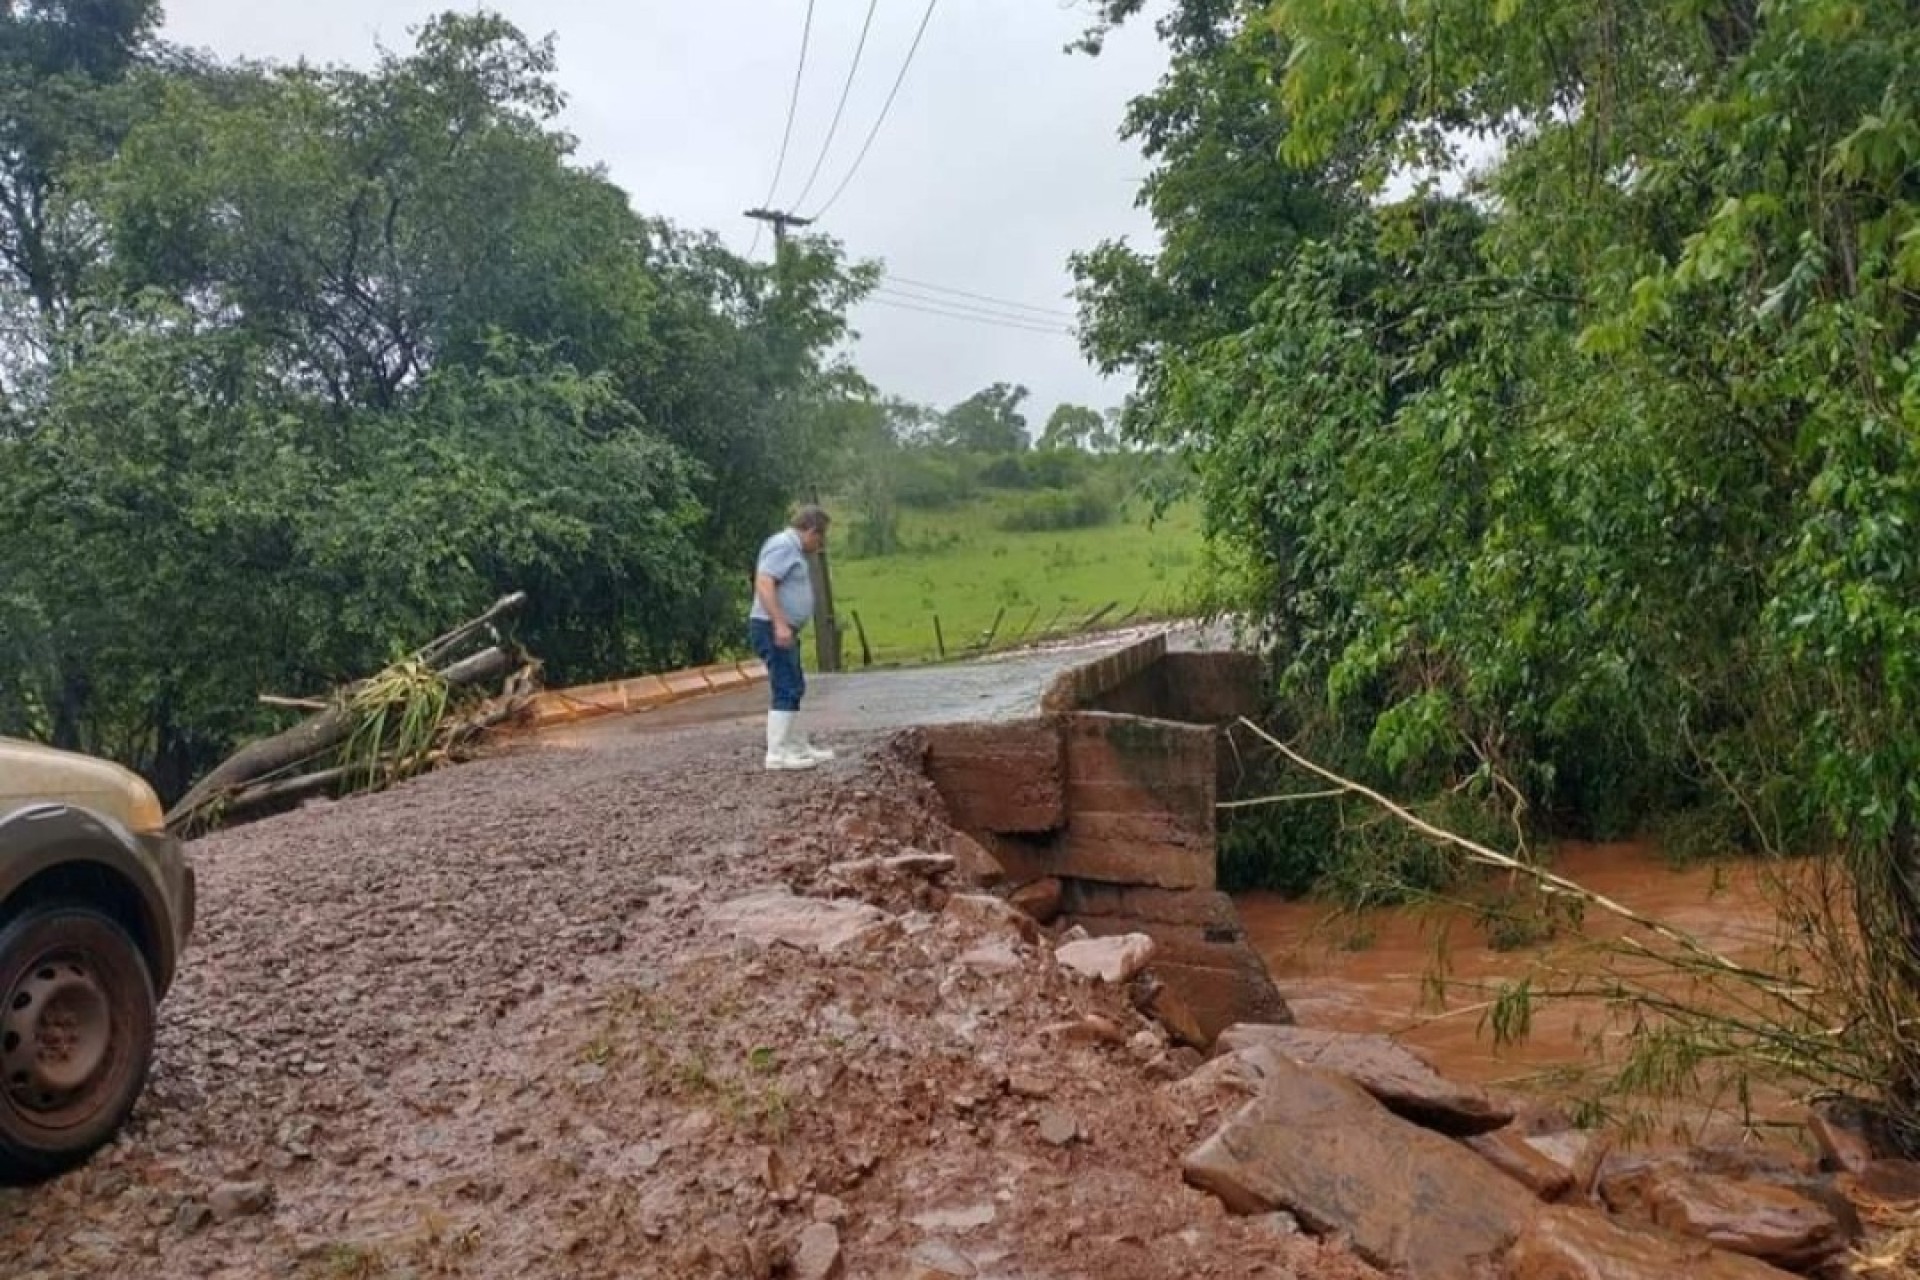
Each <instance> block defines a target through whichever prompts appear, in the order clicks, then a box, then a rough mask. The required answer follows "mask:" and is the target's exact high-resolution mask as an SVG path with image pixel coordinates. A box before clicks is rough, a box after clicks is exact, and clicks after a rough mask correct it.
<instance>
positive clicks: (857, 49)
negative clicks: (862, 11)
mask: <svg viewBox="0 0 1920 1280" xmlns="http://www.w3.org/2000/svg"><path fill="white" fill-rule="evenodd" d="M879 7H880V0H867V20H866V21H865V22H863V23H861V24H860V43H859V44H857V45H855V46H854V47H853V65H852V66H851V67H849V68H847V82H846V83H845V84H843V85H841V86H840V101H839V103H838V104H837V105H836V106H835V107H834V109H833V123H832V124H829V125H828V126H827V140H826V141H825V142H823V143H821V144H820V155H819V157H818V158H817V159H815V160H814V162H813V172H812V173H809V174H808V175H807V185H806V186H804V187H802V188H800V194H799V195H797V196H795V197H794V198H793V207H794V208H796V209H797V208H799V207H800V206H801V205H803V204H805V203H806V202H807V196H808V194H809V193H811V192H812V190H813V184H814V183H815V182H816V181H818V180H819V177H820V170H821V169H822V168H824V167H825V165H826V163H827V152H828V151H830V150H832V149H833V140H834V138H835V137H836V136H837V135H838V134H839V132H840V117H841V116H843V115H845V114H846V110H847V99H848V98H849V97H851V96H852V94H853V80H854V77H855V76H857V75H859V74H860V59H861V57H862V56H864V55H865V54H866V52H867V33H868V32H869V31H872V30H873V14H874V11H875V10H876V9H878V8H879Z"/></svg>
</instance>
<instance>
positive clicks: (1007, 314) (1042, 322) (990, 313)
mask: <svg viewBox="0 0 1920 1280" xmlns="http://www.w3.org/2000/svg"><path fill="white" fill-rule="evenodd" d="M874 293H875V294H876V295H878V296H880V297H883V298H892V299H894V300H895V301H898V302H917V303H919V304H920V305H922V306H927V307H940V308H943V309H945V310H948V311H953V312H960V313H965V314H967V315H975V316H982V317H985V318H986V319H989V320H1008V321H1011V322H1013V323H1015V324H1030V325H1037V326H1039V327H1041V328H1046V329H1061V328H1065V327H1066V326H1065V325H1063V324H1062V323H1061V322H1060V321H1058V320H1056V319H1052V318H1050V317H1046V316H1028V315H1021V314H1019V313H1018V312H1014V311H1005V310H1002V309H1000V308H998V307H982V306H976V305H974V304H973V303H971V302H956V301H954V300H953V299H951V298H929V297H927V296H926V295H925V294H920V293H910V292H907V291H905V290H902V289H890V288H888V287H887V286H886V285H881V286H880V287H879V288H877V289H875V290H874Z"/></svg>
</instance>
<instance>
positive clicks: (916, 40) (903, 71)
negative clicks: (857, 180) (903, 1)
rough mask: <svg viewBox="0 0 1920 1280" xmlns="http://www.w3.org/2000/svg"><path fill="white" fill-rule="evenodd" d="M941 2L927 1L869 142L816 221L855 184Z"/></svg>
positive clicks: (822, 208)
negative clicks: (936, 7) (928, 24)
mask: <svg viewBox="0 0 1920 1280" xmlns="http://www.w3.org/2000/svg"><path fill="white" fill-rule="evenodd" d="M939 2H940V0H927V11H926V12H925V13H923V14H921V15H920V29H919V30H917V31H915V32H914V33H913V44H912V45H911V46H909V47H908V49H907V59H906V61H905V62H902V63H901V64H900V74H899V75H897V76H895V77H894V78H893V88H892V89H889V90H888V91H887V100H886V101H885V102H884V103H882V104H881V105H880V116H879V118H878V119H876V120H875V121H874V122H873V128H872V130H870V131H869V132H868V134H867V140H866V141H865V142H864V143H862V144H861V146H860V154H859V155H857V156H855V157H854V158H853V167H852V168H851V169H849V170H847V176H846V177H844V178H842V179H841V180H840V185H839V186H837V187H835V188H834V189H833V194H832V195H830V196H828V197H827V202H826V203H825V204H823V205H821V206H820V210H819V212H818V213H815V214H814V215H813V216H814V218H815V220H816V221H817V220H818V219H819V218H820V217H821V216H822V215H824V214H825V213H826V211H827V210H829V209H831V208H833V206H834V204H835V202H837V201H838V200H839V199H840V196H841V193H842V192H844V191H846V189H847V187H848V185H849V184H851V183H852V182H853V175H854V174H856V173H859V172H860V165H861V164H862V163H863V162H864V161H865V160H866V158H867V152H868V151H870V150H872V149H873V140H874V139H875V138H877V137H879V136H880V126H881V125H883V124H885V123H886V122H887V113H888V112H889V111H891V110H893V100H894V98H895V97H896V96H898V94H899V92H900V86H901V85H902V84H904V83H905V82H906V79H907V69H908V68H909V67H911V66H913V55H914V54H916V53H918V52H919V51H920V39H921V37H923V36H925V35H926V34H927V23H929V22H931V21H932V20H933V7H934V6H935V5H936V4H938V3H939Z"/></svg>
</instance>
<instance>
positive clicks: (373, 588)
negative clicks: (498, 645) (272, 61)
mask: <svg viewBox="0 0 1920 1280" xmlns="http://www.w3.org/2000/svg"><path fill="white" fill-rule="evenodd" d="M157 21H158V8H157V6H156V5H155V4H153V3H151V2H148V3H140V2H138V0H114V2H112V3H90V4H86V5H78V4H74V5H60V4H52V3H48V4H28V5H25V6H19V5H10V6H4V7H0V37H3V39H0V325H4V327H0V732H9V733H26V734H30V735H35V736H44V737H48V738H51V739H52V740H54V741H56V742H59V743H62V744H66V745H74V746H81V747H85V748H88V749H91V750H95V751H101V752H104V753H107V754H110V755H113V756H116V757H118V758H120V759H122V760H125V761H127V762H129V763H132V764H134V765H135V766H137V767H139V768H142V769H143V770H145V771H147V772H148V773H149V774H151V775H153V776H155V777H156V779H157V780H158V781H159V782H160V784H161V785H162V788H163V790H166V791H168V792H169V793H177V792H178V791H179V790H180V789H181V788H182V786H183V785H184V783H185V782H186V781H187V780H188V779H189V778H190V777H191V776H192V775H193V774H194V773H196V772H197V771H198V770H200V769H202V768H204V767H205V766H206V765H207V764H208V763H209V762H210V761H211V760H212V759H213V758H216V757H217V756H218V755H220V754H221V753H223V752H224V751H225V750H226V749H227V748H228V747H229V746H230V745H231V744H232V743H233V741H234V740H235V739H236V738H237V737H240V736H243V735H245V734H248V733H251V732H257V731H259V730H261V729H263V728H266V727H270V726H271V723H272V722H270V721H267V720H264V719H263V718H262V713H261V711H260V710H259V709H258V707H257V706H256V704H255V696H256V695H257V694H259V693H262V692H277V693H291V694H297V693H313V692H316V691H320V690H323V689H325V688H327V687H330V686H331V685H333V684H335V683H337V682H338V681H340V680H342V679H346V678H351V677H354V676H358V675H362V674H365V673H367V672H370V671H372V670H375V669H377V668H379V667H380V666H382V665H383V664H384V663H385V662H386V661H388V660H389V659H390V658H391V657H392V656H394V654H395V653H396V652H398V651H401V650H403V649H405V648H407V647H409V646H410V645H411V644H414V643H418V642H420V641H423V640H425V639H426V638H428V637H430V636H432V635H434V634H436V633H437V632H439V631H440V630H442V629H444V627H445V626H447V625H449V624H451V623H453V622H455V621H458V620H459V619H461V618H463V617H466V616H470V615H471V614H473V613H475V612H478V610H479V609H480V608H482V607H484V606H485V605H486V604H487V603H488V602H489V601H491V600H492V599H494V598H495V597H497V596H498V595H501V594H503V593H505V592H507V591H511V590H524V591H526V592H528V593H529V595H530V597H531V601H532V603H531V606H530V610H529V612H528V613H527V614H526V615H525V616H524V617H523V619H522V620H521V621H520V623H519V628H520V638H521V639H522V640H523V641H524V642H525V643H526V645H527V646H528V647H529V648H530V649H531V650H532V651H533V652H535V653H537V654H538V655H539V656H540V657H541V658H542V659H543V660H544V661H545V662H546V663H547V665H548V672H549V675H550V677H551V678H554V679H560V680H583V679H592V678H595V677H598V676H602V675H608V674H613V673H619V672H630V671H633V670H636V669H640V668H643V667H646V666H649V665H654V664H671V663H675V662H680V661H690V660H702V659H705V658H707V657H708V656H710V655H711V654H712V653H713V652H714V651H715V650H716V648H717V647H719V646H720V645H722V644H728V643H730V642H731V641H732V639H733V635H734V631H735V628H736V625H737V622H738V618H739V614H740V612H741V610H742V609H743V607H744V593H743V591H742V589H741V586H740V583H741V577H742V573H743V569H742V568H741V566H742V565H744V564H747V563H749V562H750V559H751V555H752V551H753V548H754V546H755V545H757V542H758V540H759V539H760V538H761V537H763V536H764V534H765V532H766V530H767V529H768V528H771V527H773V526H774V525H775V524H777V522H778V521H779V519H780V517H781V514H782V510H783V508H784V506H785V505H786V504H787V503H788V502H789V501H791V500H792V499H794V498H795V497H797V496H800V494H799V493H798V492H796V491H795V489H796V480H798V481H799V483H800V484H801V485H802V486H804V485H805V484H806V483H807V482H808V480H809V477H808V476H806V475H804V474H798V475H797V474H796V468H798V467H800V466H802V465H804V464H803V463H801V462H796V461H795V460H797V459H811V458H815V457H818V456H820V455H821V453H822V452H823V450H822V449H821V448H820V444H821V437H822V433H826V432H831V431H834V430H837V429H838V425H837V424H836V423H835V422H834V421H832V419H831V415H830V414H829V413H828V411H827V406H830V405H832V404H835V403H838V402H840V401H842V400H844V399H845V398H846V396H847V394H848V392H849V390H850V389H852V387H853V384H854V383H855V382H856V381H857V380H856V379H854V378H853V376H852V374H851V373H850V372H849V371H847V370H846V369H844V368H841V367H839V366H836V365H833V364H831V363H829V357H828V353H829V352H831V351H832V350H833V348H834V347H835V346H836V344H837V343H838V342H839V340H840V339H841V338H842V336H843V335H844V333H845V326H844V320H843V317H844V314H845V310H846V307H847V305H848V304H849V303H850V302H851V301H852V300H853V299H854V298H856V297H857V296H859V294H860V293H861V292H862V291H863V290H864V289H865V288H866V287H868V285H869V284H870V283H871V281H872V278H873V274H872V272H871V270H870V269H868V268H864V267H862V268H848V267H846V266H845V265H844V264H843V263H842V262H841V260H840V258H839V255H838V253H837V251H836V249H835V247H834V246H833V245H832V244H831V243H830V242H826V241H822V240H811V239H798V240H792V241H789V242H788V243H787V244H786V245H785V246H784V248H783V250H782V253H781V255H780V257H779V260H778V261H777V262H776V263H775V264H774V265H772V266H770V267H757V266H753V265H751V264H748V263H746V262H743V261H741V260H739V259H737V258H734V257H732V256H731V255H729V254H728V253H726V252H725V251H724V250H723V249H722V248H721V247H720V246H719V244H718V243H717V241H715V240H714V239H712V238H711V237H708V236H704V235H699V234H689V233H687V232H684V231H681V230H679V229H676V228H674V227H672V226H669V225H667V224H664V223H662V222H659V221H657V220H653V219H649V218H646V217H644V216H641V215H639V214H637V213H635V212H634V211H633V210H632V208H631V207H630V206H629V203H628V199H627V196H626V194H625V193H623V192H622V191H620V190H619V189H618V188H616V187H614V186H613V185H612V184H611V183H609V182H608V181H607V180H606V179H605V178H604V177H602V176H601V175H600V174H598V173H596V172H594V171H592V170H589V169H586V168H584V167H582V166H580V165H579V164H578V163H576V162H575V161H574V159H573V156H572V150H573V144H572V141H571V139H569V138H568V137H566V136H565V135H564V134H562V133H560V132H558V131H557V129H556V128H555V126H554V123H553V121H554V116H555V113H556V112H557V111H558V109H559V107H560V105H561V102H560V96H559V94H558V91H557V90H556V88H555V86H554V79H553V76H554V66H553V56H552V50H551V47H550V46H549V45H548V44H546V43H543V42H537V41H532V40H529V39H527V38H526V37H524V36H522V35H521V34H520V33H519V32H518V31H516V30H515V29H514V28H512V27H511V26H510V25H508V24H507V23H505V22H504V21H503V20H501V19H499V18H497V17H493V16H489V15H477V16H459V17H456V16H446V17H442V18H438V19H435V20H433V21H432V22H429V23H428V24H427V25H425V26H424V27H423V28H422V29H421V30H420V31H419V32H418V33H417V36H416V41H415V44H414V47H413V48H412V49H411V50H410V51H407V52H405V53H391V54H385V55H383V56H382V57H381V59H380V60H379V61H378V62H377V64H376V65H374V66H373V67H372V68H371V69H369V70H364V71H361V70H352V69H345V68H314V67H309V66H304V65H303V66H299V67H293V68H276V67H261V66H257V65H251V64H249V65H205V64H201V63H196V62H193V61H191V60H188V59H185V58H182V57H180V56H178V55H176V54H174V53H172V52H171V51H169V50H167V49H165V48H163V47H161V46H159V45H157V44H156V43H155V41H154V38H153V34H152V33H153V31H154V29H155V27H156V25H157ZM135 104H137V109H135ZM820 479H821V477H820V476H817V475H816V476H813V477H811V480H812V482H813V483H816V484H817V483H818V482H819V481H820Z"/></svg>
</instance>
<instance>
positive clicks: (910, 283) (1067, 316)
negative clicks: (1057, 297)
mask: <svg viewBox="0 0 1920 1280" xmlns="http://www.w3.org/2000/svg"><path fill="white" fill-rule="evenodd" d="M884 279H885V283H887V284H889V285H905V286H906V287H907V288H909V289H918V290H920V291H922V292H924V293H932V294H952V295H953V296H954V297H956V298H971V299H972V300H973V301H975V302H987V303H991V304H993V305H994V306H996V307H1001V308H1005V309H1006V310H1009V311H1031V312H1034V313H1036V314H1038V315H1042V316H1047V317H1049V318H1059V319H1062V320H1077V319H1079V317H1078V316H1077V315H1076V314H1075V313H1073V312H1071V311H1068V310H1066V309H1065V308H1062V307H1037V306H1034V305H1033V304H1032V303H1030V302H1015V301H1014V300H1013V299H1011V298H996V297H994V296H993V295H992V294H986V293H969V292H967V291H966V290H965V289H954V288H950V287H949V286H947V285H943V284H929V283H927V282H926V281H924V280H910V279H908V278H907V277H906V276H896V275H891V274H889V275H887V276H886V277H885V278H884ZM930 301H934V302H939V301H944V299H941V298H937V297H936V298H933V299H930Z"/></svg>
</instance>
